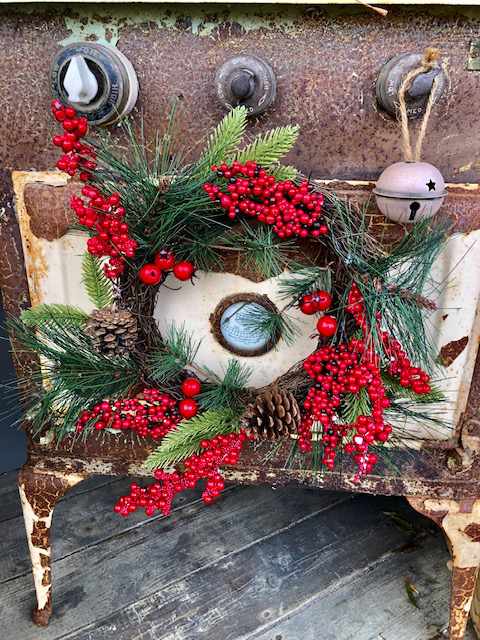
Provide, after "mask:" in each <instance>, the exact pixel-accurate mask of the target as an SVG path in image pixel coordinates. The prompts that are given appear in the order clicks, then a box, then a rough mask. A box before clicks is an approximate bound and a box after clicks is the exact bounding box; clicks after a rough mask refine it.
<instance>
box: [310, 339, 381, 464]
mask: <svg viewBox="0 0 480 640" xmlns="http://www.w3.org/2000/svg"><path fill="white" fill-rule="evenodd" d="M366 355H367V351H366V347H365V344H364V342H363V341H362V340H357V339H352V340H351V341H350V342H349V343H348V344H340V345H339V346H338V347H333V346H331V345H325V346H322V347H320V348H319V349H318V350H317V351H315V352H314V353H312V354H311V355H310V356H308V358H307V359H306V360H305V361H304V363H303V367H304V369H305V371H306V372H307V373H308V375H309V376H310V377H311V378H313V379H314V380H315V383H314V384H313V385H312V386H311V387H310V389H309V391H308V393H307V397H306V400H305V402H304V408H305V410H306V414H305V416H304V419H303V421H302V424H301V425H300V429H299V441H298V444H299V448H300V450H301V451H304V452H308V451H311V450H312V429H313V425H314V423H315V422H317V423H320V425H321V427H322V441H323V444H324V450H323V460H322V461H323V464H324V465H325V466H326V467H327V468H329V469H333V468H334V464H335V457H336V454H337V451H338V449H339V447H340V446H343V450H344V451H345V453H347V454H350V455H352V457H353V460H354V461H355V463H356V465H357V467H358V471H359V474H365V473H370V472H371V470H372V469H373V466H374V464H375V462H376V455H375V454H372V453H369V451H368V447H369V446H370V445H371V444H373V443H374V442H386V440H388V437H389V436H390V433H391V432H392V427H391V426H390V425H388V424H386V423H385V421H384V415H383V414H384V410H385V409H386V408H387V407H388V406H389V405H390V403H389V400H388V398H387V397H386V395H385V387H384V384H383V381H382V378H381V374H380V369H379V366H378V359H377V358H375V357H373V358H372V357H370V356H368V357H366ZM362 389H366V391H367V393H368V396H369V399H370V403H371V415H369V416H359V417H358V419H357V421H356V422H355V423H354V424H352V425H343V424H339V423H338V422H337V421H336V419H335V417H336V414H337V411H338V408H339V407H340V404H341V400H342V396H343V395H345V394H357V393H359V392H360V391H361V390H362Z"/></svg>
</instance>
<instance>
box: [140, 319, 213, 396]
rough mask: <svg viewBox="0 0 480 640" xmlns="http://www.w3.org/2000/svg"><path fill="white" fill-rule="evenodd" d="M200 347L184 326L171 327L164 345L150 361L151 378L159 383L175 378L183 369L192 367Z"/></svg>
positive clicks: (153, 354)
mask: <svg viewBox="0 0 480 640" xmlns="http://www.w3.org/2000/svg"><path fill="white" fill-rule="evenodd" d="M199 347H200V342H199V341H198V342H197V341H195V340H194V339H193V336H192V335H191V334H189V333H188V332H187V330H186V328H185V326H184V325H182V326H180V327H177V326H176V325H174V324H172V325H170V326H169V327H168V329H167V331H166V334H165V336H164V337H163V344H162V345H160V346H159V348H158V350H157V351H155V352H154V353H152V354H151V356H150V358H149V360H148V368H149V374H150V377H151V378H152V380H154V381H155V382H157V383H165V382H167V381H168V380H170V379H171V378H174V377H175V376H177V375H178V374H179V373H180V372H181V371H183V369H185V368H187V367H189V366H190V367H191V366H192V364H193V363H194V360H195V357H196V355H197V352H198V349H199Z"/></svg>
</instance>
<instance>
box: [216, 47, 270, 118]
mask: <svg viewBox="0 0 480 640" xmlns="http://www.w3.org/2000/svg"><path fill="white" fill-rule="evenodd" d="M215 84H216V88H217V94H218V97H219V99H220V101H221V102H222V103H223V104H224V105H225V106H226V107H228V108H231V107H237V106H239V105H243V106H245V107H246V108H247V109H248V113H249V115H256V114H259V113H262V112H263V111H265V110H266V109H268V107H269V106H270V105H271V104H272V103H273V101H274V100H275V96H276V93H277V81H276V78H275V74H274V72H273V69H272V67H271V66H270V65H269V64H268V62H265V60H263V59H262V58H259V57H258V56H253V55H252V56H247V55H240V56H235V57H234V58H230V60H227V61H226V62H225V63H224V64H223V65H222V66H221V67H220V69H219V70H218V71H217V74H216V77H215Z"/></svg>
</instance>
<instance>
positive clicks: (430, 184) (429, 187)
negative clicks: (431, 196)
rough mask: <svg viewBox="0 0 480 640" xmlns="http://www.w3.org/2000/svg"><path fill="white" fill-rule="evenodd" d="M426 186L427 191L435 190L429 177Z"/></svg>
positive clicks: (433, 183)
mask: <svg viewBox="0 0 480 640" xmlns="http://www.w3.org/2000/svg"><path fill="white" fill-rule="evenodd" d="M427 187H428V190H429V191H435V182H434V181H433V180H432V179H431V178H430V180H429V182H427Z"/></svg>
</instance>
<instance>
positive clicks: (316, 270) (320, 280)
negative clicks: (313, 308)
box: [278, 263, 332, 304]
mask: <svg viewBox="0 0 480 640" xmlns="http://www.w3.org/2000/svg"><path fill="white" fill-rule="evenodd" d="M288 271H289V272H288V274H285V275H284V276H283V277H282V278H280V282H279V283H278V291H279V294H280V296H281V298H282V299H283V300H291V302H292V304H295V303H296V302H297V301H298V300H299V299H300V298H301V297H302V296H304V295H306V294H307V293H312V292H313V291H317V290H319V289H324V290H325V291H331V290H332V272H331V269H330V267H317V266H314V265H301V264H295V263H290V264H289V270H288Z"/></svg>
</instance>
